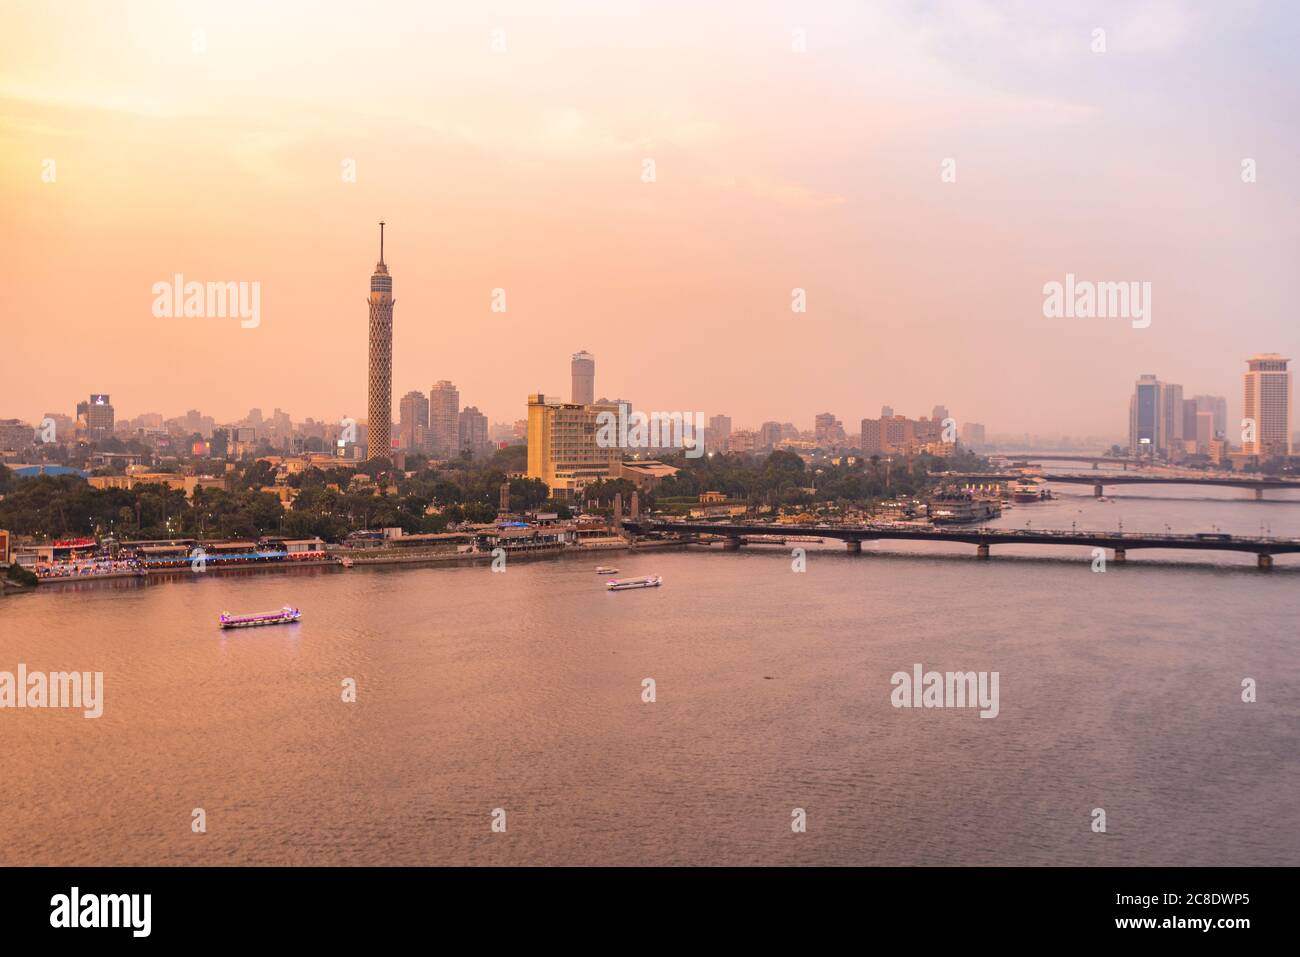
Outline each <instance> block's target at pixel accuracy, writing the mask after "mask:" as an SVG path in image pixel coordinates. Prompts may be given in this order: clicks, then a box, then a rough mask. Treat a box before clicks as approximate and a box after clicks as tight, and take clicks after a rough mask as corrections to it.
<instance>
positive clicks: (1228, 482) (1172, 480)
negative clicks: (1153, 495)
mask: <svg viewBox="0 0 1300 957" xmlns="http://www.w3.org/2000/svg"><path fill="white" fill-rule="evenodd" d="M937 477H939V478H943V479H953V480H955V481H960V482H1017V481H1021V480H1023V479H1029V478H1036V479H1041V480H1042V481H1044V482H1063V483H1065V484H1069V485H1091V486H1092V494H1093V495H1095V496H1096V497H1097V498H1101V497H1102V495H1104V494H1105V487H1106V486H1107V485H1217V486H1219V487H1221V488H1241V489H1248V490H1252V491H1254V493H1255V498H1256V500H1262V499H1263V498H1264V490H1265V489H1297V490H1300V481H1296V480H1295V479H1280V478H1244V477H1238V476H1228V475H1158V474H1147V475H1142V474H1140V473H1135V472H1127V473H1116V472H1110V473H1107V474H1106V475H1105V477H1103V476H1102V475H1100V474H1098V473H1092V474H1082V475H1079V474H1064V475H1057V474H1053V475H1040V474H1038V473H1033V474H1020V473H1007V472H944V473H937ZM1277 501H1295V502H1300V499H1278V500H1277Z"/></svg>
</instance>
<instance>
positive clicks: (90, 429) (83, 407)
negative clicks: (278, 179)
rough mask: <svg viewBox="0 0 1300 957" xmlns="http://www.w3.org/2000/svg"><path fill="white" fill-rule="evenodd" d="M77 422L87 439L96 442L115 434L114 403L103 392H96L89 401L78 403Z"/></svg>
mask: <svg viewBox="0 0 1300 957" xmlns="http://www.w3.org/2000/svg"><path fill="white" fill-rule="evenodd" d="M77 424H78V426H79V427H80V429H82V430H84V431H85V436H86V440H87V441H88V442H95V441H98V440H99V439H106V438H108V437H109V436H110V435H112V434H113V403H111V402H110V401H109V399H108V396H107V395H104V394H103V393H98V392H97V393H95V394H94V395H92V396H91V397H90V400H89V401H87V402H78V403H77Z"/></svg>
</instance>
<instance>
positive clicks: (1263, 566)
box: [1259, 555, 1273, 572]
mask: <svg viewBox="0 0 1300 957" xmlns="http://www.w3.org/2000/svg"><path fill="white" fill-rule="evenodd" d="M1272 567H1273V556H1272V555H1260V556H1259V570H1260V571H1264V572H1266V571H1268V570H1269V569H1270V568H1272Z"/></svg>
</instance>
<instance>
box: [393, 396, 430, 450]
mask: <svg viewBox="0 0 1300 957" xmlns="http://www.w3.org/2000/svg"><path fill="white" fill-rule="evenodd" d="M428 431H429V397H428V396H426V395H425V394H424V393H423V392H420V391H419V390H416V389H413V390H411V391H410V392H408V393H406V395H404V396H402V401H401V402H400V403H399V404H398V415H397V436H398V439H397V440H398V443H399V444H400V445H401V447H402V448H404V449H406V450H407V451H408V452H422V451H424V446H425V441H426V437H427V436H426V433H427V432H428Z"/></svg>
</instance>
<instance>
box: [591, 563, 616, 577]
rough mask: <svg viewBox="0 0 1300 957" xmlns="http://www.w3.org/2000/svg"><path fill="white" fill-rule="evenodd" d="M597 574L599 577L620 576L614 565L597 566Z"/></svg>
mask: <svg viewBox="0 0 1300 957" xmlns="http://www.w3.org/2000/svg"><path fill="white" fill-rule="evenodd" d="M596 574H597V575H617V574H618V569H617V568H614V567H613V566H612V565H597V566H596Z"/></svg>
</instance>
